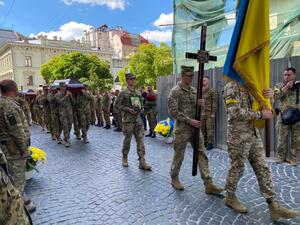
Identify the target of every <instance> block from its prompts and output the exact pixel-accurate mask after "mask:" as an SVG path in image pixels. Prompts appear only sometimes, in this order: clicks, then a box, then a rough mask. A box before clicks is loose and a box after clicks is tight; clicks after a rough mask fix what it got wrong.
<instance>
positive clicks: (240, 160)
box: [224, 82, 275, 200]
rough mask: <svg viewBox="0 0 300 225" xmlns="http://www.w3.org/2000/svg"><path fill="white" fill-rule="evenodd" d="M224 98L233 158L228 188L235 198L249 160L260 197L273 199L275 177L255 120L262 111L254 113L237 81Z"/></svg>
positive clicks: (228, 191)
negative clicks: (273, 177) (267, 160)
mask: <svg viewBox="0 0 300 225" xmlns="http://www.w3.org/2000/svg"><path fill="white" fill-rule="evenodd" d="M224 99H225V104H226V107H227V114H228V142H227V144H228V153H229V157H230V159H231V163H230V169H229V171H228V174H227V179H226V186H225V189H226V191H227V193H228V194H231V195H234V193H235V192H236V189H237V185H238V182H239V180H240V179H241V177H242V176H243V172H244V169H245V163H246V161H247V160H248V161H249V162H250V165H251V166H252V168H253V170H254V173H255V175H256V177H257V180H258V184H259V188H260V192H261V194H262V195H263V196H264V197H265V198H266V199H269V200H271V199H274V197H275V193H274V191H273V184H272V177H271V173H270V170H269V168H268V166H267V163H266V159H265V151H264V147H263V144H262V140H261V137H260V135H259V131H258V130H257V129H256V128H255V126H254V121H255V120H257V119H260V118H261V116H262V113H261V112H254V111H252V97H251V96H250V95H249V94H248V92H246V91H245V90H244V89H243V88H242V87H240V86H239V85H238V84H237V83H236V82H228V83H227V84H226V85H225V87H224Z"/></svg>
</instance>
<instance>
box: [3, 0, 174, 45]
mask: <svg viewBox="0 0 300 225" xmlns="http://www.w3.org/2000/svg"><path fill="white" fill-rule="evenodd" d="M172 12H173V0H0V28H7V29H13V30H15V31H17V32H19V33H21V34H23V35H26V36H37V35H39V34H44V35H45V34H46V35H48V36H49V37H50V38H51V37H52V36H58V37H62V38H63V39H64V40H71V39H73V38H74V39H80V38H81V37H82V35H83V32H84V30H87V29H89V28H90V27H95V28H96V27H99V26H101V25H103V24H107V25H108V26H109V27H111V28H114V27H116V26H121V27H123V28H124V29H125V30H127V31H128V32H130V33H134V34H142V35H143V36H144V37H145V38H147V39H149V40H150V41H153V42H167V43H170V41H171V37H172V27H171V26H163V27H162V26H159V25H161V24H172V22H173V13H172Z"/></svg>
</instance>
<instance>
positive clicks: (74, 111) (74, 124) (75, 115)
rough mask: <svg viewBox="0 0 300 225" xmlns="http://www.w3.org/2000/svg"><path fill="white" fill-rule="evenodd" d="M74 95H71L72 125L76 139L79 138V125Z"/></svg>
mask: <svg viewBox="0 0 300 225" xmlns="http://www.w3.org/2000/svg"><path fill="white" fill-rule="evenodd" d="M76 95H77V94H74V95H73V126H74V134H75V135H76V137H77V139H80V127H79V111H78V109H77V104H76V98H77V97H76Z"/></svg>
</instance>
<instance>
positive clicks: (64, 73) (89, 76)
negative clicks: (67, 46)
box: [40, 52, 112, 89]
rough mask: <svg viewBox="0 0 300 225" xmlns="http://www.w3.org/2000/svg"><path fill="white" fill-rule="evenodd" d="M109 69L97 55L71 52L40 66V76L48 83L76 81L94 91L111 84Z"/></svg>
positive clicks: (107, 64)
mask: <svg viewBox="0 0 300 225" xmlns="http://www.w3.org/2000/svg"><path fill="white" fill-rule="evenodd" d="M109 67H110V66H109V63H108V62H107V61H104V60H100V59H99V58H98V56H97V55H85V54H82V53H80V52H72V53H70V54H61V55H59V56H54V57H53V58H52V59H50V60H49V61H48V63H46V64H43V65H42V66H41V68H40V74H41V75H42V76H43V78H44V79H45V80H46V81H47V82H48V83H52V82H53V81H55V80H61V79H76V80H80V81H81V82H83V83H85V84H87V85H88V86H89V87H90V88H92V89H94V88H96V87H103V86H109V85H111V84H112V75H111V74H110V70H109Z"/></svg>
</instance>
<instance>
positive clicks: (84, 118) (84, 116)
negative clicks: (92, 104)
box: [78, 112, 91, 137]
mask: <svg viewBox="0 0 300 225" xmlns="http://www.w3.org/2000/svg"><path fill="white" fill-rule="evenodd" d="M78 121H79V127H80V129H81V132H82V137H87V132H88V130H89V127H90V121H91V113H89V112H79V120H78Z"/></svg>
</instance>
